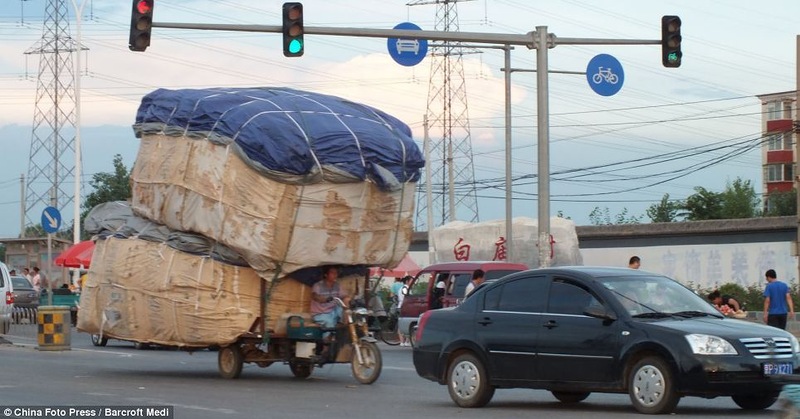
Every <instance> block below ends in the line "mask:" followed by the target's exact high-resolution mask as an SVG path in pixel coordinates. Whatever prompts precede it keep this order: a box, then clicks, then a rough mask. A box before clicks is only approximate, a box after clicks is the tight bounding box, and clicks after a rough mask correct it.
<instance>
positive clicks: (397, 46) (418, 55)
mask: <svg viewBox="0 0 800 419" xmlns="http://www.w3.org/2000/svg"><path fill="white" fill-rule="evenodd" d="M394 29H412V30H416V31H421V30H422V28H420V27H419V26H417V25H415V24H413V23H411V22H403V23H401V24H399V25H397V26H395V27H394ZM386 48H387V49H389V55H390V56H391V57H392V59H393V60H395V62H397V64H400V65H403V66H406V67H413V66H415V65H417V64H419V63H421V62H422V60H423V59H425V55H427V54H428V40H427V39H403V38H388V39H387V40H386Z"/></svg>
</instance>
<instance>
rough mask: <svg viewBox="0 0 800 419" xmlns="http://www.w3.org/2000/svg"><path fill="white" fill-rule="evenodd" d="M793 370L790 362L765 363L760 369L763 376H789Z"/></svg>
mask: <svg viewBox="0 0 800 419" xmlns="http://www.w3.org/2000/svg"><path fill="white" fill-rule="evenodd" d="M793 370H794V365H792V363H791V362H766V363H764V365H763V367H762V371H764V375H791V374H792V373H793V372H794V371H793Z"/></svg>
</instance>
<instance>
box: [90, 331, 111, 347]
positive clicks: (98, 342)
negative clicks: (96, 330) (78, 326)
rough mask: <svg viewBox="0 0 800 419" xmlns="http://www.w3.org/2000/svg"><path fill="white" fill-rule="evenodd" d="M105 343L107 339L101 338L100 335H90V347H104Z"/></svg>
mask: <svg viewBox="0 0 800 419" xmlns="http://www.w3.org/2000/svg"><path fill="white" fill-rule="evenodd" d="M107 343H108V338H107V337H105V336H104V337H102V338H101V337H100V335H95V334H93V335H92V345H94V346H106V344H107Z"/></svg>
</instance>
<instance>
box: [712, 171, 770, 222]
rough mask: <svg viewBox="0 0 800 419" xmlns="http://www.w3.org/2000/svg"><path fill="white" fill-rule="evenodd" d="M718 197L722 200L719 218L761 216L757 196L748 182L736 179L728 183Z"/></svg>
mask: <svg viewBox="0 0 800 419" xmlns="http://www.w3.org/2000/svg"><path fill="white" fill-rule="evenodd" d="M719 197H720V198H721V199H722V208H721V210H720V216H721V217H722V218H724V219H733V218H753V217H759V216H761V210H760V208H759V199H758V194H756V191H755V189H754V188H753V185H752V184H751V183H750V181H749V180H742V178H738V177H737V178H736V179H735V180H734V181H733V182H728V184H727V185H725V190H724V191H723V192H722V193H721V194H719Z"/></svg>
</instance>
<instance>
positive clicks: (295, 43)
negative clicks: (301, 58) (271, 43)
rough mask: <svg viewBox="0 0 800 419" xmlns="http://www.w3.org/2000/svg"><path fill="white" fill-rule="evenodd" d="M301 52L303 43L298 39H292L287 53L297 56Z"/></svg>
mask: <svg viewBox="0 0 800 419" xmlns="http://www.w3.org/2000/svg"><path fill="white" fill-rule="evenodd" d="M302 50H303V42H302V41H300V40H299V39H292V40H291V41H290V42H289V52H291V53H292V54H297V53H298V52H300V51H302Z"/></svg>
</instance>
